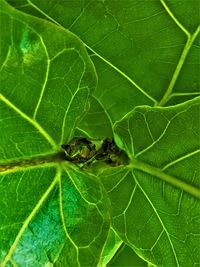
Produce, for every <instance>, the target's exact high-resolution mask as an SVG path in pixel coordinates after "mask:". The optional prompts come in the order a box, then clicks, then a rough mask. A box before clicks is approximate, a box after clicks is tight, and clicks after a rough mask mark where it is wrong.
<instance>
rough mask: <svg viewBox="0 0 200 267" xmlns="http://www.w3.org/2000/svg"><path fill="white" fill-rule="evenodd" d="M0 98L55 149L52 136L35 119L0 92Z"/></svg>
mask: <svg viewBox="0 0 200 267" xmlns="http://www.w3.org/2000/svg"><path fill="white" fill-rule="evenodd" d="M0 100H2V101H3V102H4V103H5V104H7V105H8V106H9V107H10V108H12V109H13V110H15V111H16V112H17V113H18V114H19V115H20V116H21V117H22V118H24V119H25V120H27V121H28V122H29V123H31V124H32V125H33V126H34V127H35V128H36V129H37V130H38V131H39V132H40V133H41V134H42V135H43V136H44V137H45V139H46V140H47V141H48V142H49V143H50V144H51V145H52V147H53V148H54V149H57V145H56V143H55V142H54V140H53V139H52V137H51V136H50V135H49V134H48V133H47V132H46V131H45V130H44V129H43V128H42V126H41V125H40V124H39V123H38V122H37V121H36V120H33V119H32V118H30V117H29V116H27V115H26V114H25V113H24V112H22V111H21V110H20V109H19V108H18V107H16V106H15V105H14V104H12V103H11V102H10V101H9V100H8V99H7V98H6V97H5V96H3V95H2V94H0Z"/></svg>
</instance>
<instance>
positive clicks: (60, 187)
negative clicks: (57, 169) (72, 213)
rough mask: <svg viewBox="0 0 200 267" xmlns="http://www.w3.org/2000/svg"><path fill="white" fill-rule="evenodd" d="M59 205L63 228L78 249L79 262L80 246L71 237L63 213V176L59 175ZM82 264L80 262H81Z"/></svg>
mask: <svg viewBox="0 0 200 267" xmlns="http://www.w3.org/2000/svg"><path fill="white" fill-rule="evenodd" d="M59 206H60V217H61V221H62V226H63V230H64V232H65V235H66V237H67V239H69V241H70V242H71V243H72V245H73V246H74V248H75V249H76V253H77V254H76V256H77V262H78V263H79V259H78V247H77V245H76V244H75V243H74V241H73V240H72V238H71V237H70V235H69V234H68V232H67V228H66V222H65V216H64V214H63V199H62V183H61V176H60V177H59ZM79 265H80V263H79Z"/></svg>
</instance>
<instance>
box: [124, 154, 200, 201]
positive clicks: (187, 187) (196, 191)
mask: <svg viewBox="0 0 200 267" xmlns="http://www.w3.org/2000/svg"><path fill="white" fill-rule="evenodd" d="M128 168H130V169H131V170H132V169H137V170H140V171H142V172H145V173H148V174H150V175H152V176H153V177H156V178H159V179H160V180H162V181H164V182H167V183H168V184H171V185H173V186H175V187H176V188H179V189H180V190H182V191H184V192H187V193H189V194H190V195H192V196H194V197H196V198H199V199H200V188H197V187H195V186H193V185H191V184H189V183H187V182H185V181H183V180H180V179H178V178H177V177H175V176H172V175H169V174H167V173H165V172H164V171H163V170H161V169H159V168H157V167H154V166H151V165H149V164H147V163H144V162H141V161H138V160H135V159H132V161H131V163H130V165H128Z"/></svg>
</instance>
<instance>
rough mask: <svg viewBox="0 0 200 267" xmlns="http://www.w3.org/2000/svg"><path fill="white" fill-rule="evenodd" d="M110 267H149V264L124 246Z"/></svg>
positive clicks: (110, 263)
mask: <svg viewBox="0 0 200 267" xmlns="http://www.w3.org/2000/svg"><path fill="white" fill-rule="evenodd" d="M108 266H109V267H112V266H113V267H122V266H123V267H147V266H148V267H149V265H148V263H147V262H145V261H143V260H142V259H141V258H139V257H138V256H137V254H136V253H134V251H133V250H132V249H131V248H130V247H128V246H126V245H125V244H123V245H122V246H121V247H120V249H119V250H118V251H117V253H116V254H115V256H114V258H113V259H112V261H111V262H109V264H108Z"/></svg>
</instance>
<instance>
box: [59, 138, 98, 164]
mask: <svg viewBox="0 0 200 267" xmlns="http://www.w3.org/2000/svg"><path fill="white" fill-rule="evenodd" d="M62 148H63V149H64V150H65V154H66V159H67V160H69V161H71V162H74V163H84V162H86V161H88V160H89V159H91V158H92V157H93V156H94V155H95V153H96V148H95V145H94V144H92V142H90V141H89V140H87V139H86V138H74V139H72V140H71V141H70V142H69V143H68V144H66V145H62Z"/></svg>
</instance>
